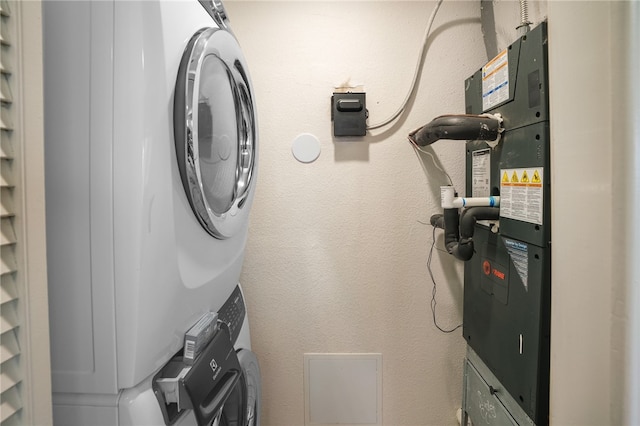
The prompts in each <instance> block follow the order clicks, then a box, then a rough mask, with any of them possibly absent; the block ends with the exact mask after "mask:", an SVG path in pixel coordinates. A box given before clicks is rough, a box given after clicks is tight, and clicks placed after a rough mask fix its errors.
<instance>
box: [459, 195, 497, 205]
mask: <svg viewBox="0 0 640 426" xmlns="http://www.w3.org/2000/svg"><path fill="white" fill-rule="evenodd" d="M453 207H500V197H473V198H462V197H458V198H454V199H453Z"/></svg>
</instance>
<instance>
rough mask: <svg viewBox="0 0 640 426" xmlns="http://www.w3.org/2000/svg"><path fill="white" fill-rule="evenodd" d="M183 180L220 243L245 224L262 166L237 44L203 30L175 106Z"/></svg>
mask: <svg viewBox="0 0 640 426" xmlns="http://www.w3.org/2000/svg"><path fill="white" fill-rule="evenodd" d="M174 132H175V143H176V154H177V158H178V166H179V169H180V177H181V179H182V184H183V186H184V189H185V192H186V195H187V199H188V200H189V204H191V208H192V209H193V211H194V213H195V215H196V217H197V219H198V221H199V222H200V224H201V225H202V226H203V227H204V229H205V230H206V231H207V232H208V233H209V234H211V235H212V236H214V237H216V238H229V237H231V236H233V234H234V233H235V232H236V231H237V230H238V229H239V228H241V227H242V226H243V225H244V224H245V223H246V220H247V218H246V216H247V213H248V212H245V211H243V210H248V209H249V205H248V204H249V203H247V199H248V198H249V196H250V193H251V190H252V186H253V185H252V178H253V174H254V167H255V164H256V161H255V158H256V149H257V135H256V117H255V110H254V105H253V97H252V93H251V85H250V82H249V77H248V75H247V73H246V67H245V65H244V59H243V57H242V52H241V50H240V46H239V45H238V42H237V41H236V39H235V37H234V36H233V35H232V34H231V33H229V32H228V31H226V30H223V29H218V28H205V29H202V30H200V31H199V32H197V33H196V34H195V35H194V36H193V37H192V38H191V40H190V41H189V44H188V45H187V49H186V50H185V52H184V55H183V57H182V61H181V63H180V69H179V71H178V79H177V82H176V92H175V101H174Z"/></svg>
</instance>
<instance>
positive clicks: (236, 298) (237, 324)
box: [218, 286, 247, 344]
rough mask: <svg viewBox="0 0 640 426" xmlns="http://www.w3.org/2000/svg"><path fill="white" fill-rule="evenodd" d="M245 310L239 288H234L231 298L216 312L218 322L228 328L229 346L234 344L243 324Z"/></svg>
mask: <svg viewBox="0 0 640 426" xmlns="http://www.w3.org/2000/svg"><path fill="white" fill-rule="evenodd" d="M246 312H247V309H246V307H245V305H244V297H242V290H240V286H236V288H235V290H233V293H231V296H229V298H228V299H227V301H226V302H224V305H222V307H221V308H220V310H218V321H220V322H223V323H225V324H227V327H229V335H230V337H231V344H235V343H236V340H238V335H239V334H240V329H241V328H242V323H243V322H244V317H245V315H246Z"/></svg>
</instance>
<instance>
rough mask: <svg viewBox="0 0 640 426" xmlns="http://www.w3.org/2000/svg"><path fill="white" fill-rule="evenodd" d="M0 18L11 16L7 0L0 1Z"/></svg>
mask: <svg viewBox="0 0 640 426" xmlns="http://www.w3.org/2000/svg"><path fill="white" fill-rule="evenodd" d="M0 16H6V17H9V16H11V10H10V9H9V2H7V0H0Z"/></svg>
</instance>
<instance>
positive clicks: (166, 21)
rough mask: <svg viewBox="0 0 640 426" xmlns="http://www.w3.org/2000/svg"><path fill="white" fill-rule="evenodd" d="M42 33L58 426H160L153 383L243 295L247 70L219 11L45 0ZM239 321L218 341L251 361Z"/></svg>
mask: <svg viewBox="0 0 640 426" xmlns="http://www.w3.org/2000/svg"><path fill="white" fill-rule="evenodd" d="M43 29H44V49H45V51H44V54H45V56H44V67H45V76H44V79H45V167H46V191H47V192H46V196H47V244H48V271H49V301H50V324H51V347H52V352H51V360H52V380H53V391H54V396H53V398H54V420H55V421H56V423H59V424H79V425H80V424H82V425H90V424H100V425H104V424H109V425H118V424H134V423H131V422H132V421H133V420H131V419H136V418H137V419H142V418H146V419H156V418H160V419H161V420H162V415H161V409H160V408H161V407H160V404H159V402H158V400H157V398H155V397H154V404H152V405H149V404H148V403H142V402H141V401H143V400H145V398H146V395H148V394H151V395H153V392H151V393H149V389H151V388H152V381H153V377H154V375H156V374H157V373H158V372H159V371H161V370H162V369H163V367H164V366H166V365H167V363H169V362H171V360H172V359H174V357H175V356H179V354H180V351H181V350H182V347H183V337H184V333H185V331H187V330H188V329H189V328H190V327H191V326H192V325H193V324H194V323H196V322H197V321H198V319H199V318H200V317H201V316H202V315H203V314H205V313H206V312H209V311H215V312H217V311H219V310H220V309H222V308H223V306H227V305H225V303H226V302H227V301H228V300H236V299H237V297H238V294H240V295H241V291H240V289H239V287H238V279H239V276H240V270H241V266H242V261H243V254H244V248H245V241H246V237H247V227H248V215H249V210H250V207H251V203H252V199H253V193H254V188H255V178H256V170H257V148H258V141H257V123H256V114H255V104H254V98H253V90H252V86H251V82H250V79H249V75H248V72H247V67H246V64H245V60H244V57H243V55H242V52H241V50H240V47H239V45H238V43H237V41H236V39H235V37H234V36H233V34H232V33H231V31H230V29H229V27H228V21H227V19H226V14H225V11H224V8H223V7H222V4H221V3H220V1H219V0H209V1H204V0H201V1H197V0H180V1H164V0H163V1H158V0H140V1H121V0H110V1H59V0H45V1H44V4H43ZM243 306H244V304H243ZM240 324H244V327H238V328H237V332H236V338H235V339H233V338H232V336H231V334H232V333H227V334H230V336H229V337H230V338H232V342H231V343H232V345H234V343H235V345H234V348H235V350H236V351H237V353H238V355H240V354H243V355H242V357H243V359H245V360H246V358H247V356H248V355H247V354H250V342H249V330H248V323H247V320H246V315H245V314H244V311H243V314H242V320H241V321H240ZM240 330H243V331H242V332H240ZM238 336H244V337H238ZM251 355H252V354H251ZM249 357H251V356H249ZM251 362H253V363H255V364H256V367H257V363H256V362H255V358H253V360H252V361H251ZM251 362H249V364H250V363H251ZM245 370H246V368H245V369H243V370H242V371H243V372H244V371H245ZM253 376H254V378H253V379H251V380H253V381H255V377H256V375H255V374H253ZM257 377H258V379H259V374H258V375H257ZM237 383H241V381H240V380H238V381H237ZM145 386H147V387H146V388H145ZM254 387H255V386H254ZM258 388H259V386H258ZM135 395H138V397H139V398H140V399H136V396H135ZM247 404H248V405H250V404H249V403H247ZM254 405H259V398H257V400H256V401H254ZM149 410H151V411H153V412H154V413H155V414H150V416H151V417H144V416H145V415H146V413H148V412H149ZM251 410H254V411H255V407H253V408H251V409H249V408H248V409H247V413H248V412H249V411H251ZM141 416H142V417H141ZM158 416H159V417H158ZM251 416H253V417H254V419H256V420H257V416H255V415H249V414H247V416H245V417H251ZM184 418H185V416H181V417H180V421H184ZM231 423H232V424H235V423H233V422H231ZM137 424H140V423H137ZM237 424H248V423H240V422H239V423H237Z"/></svg>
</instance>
